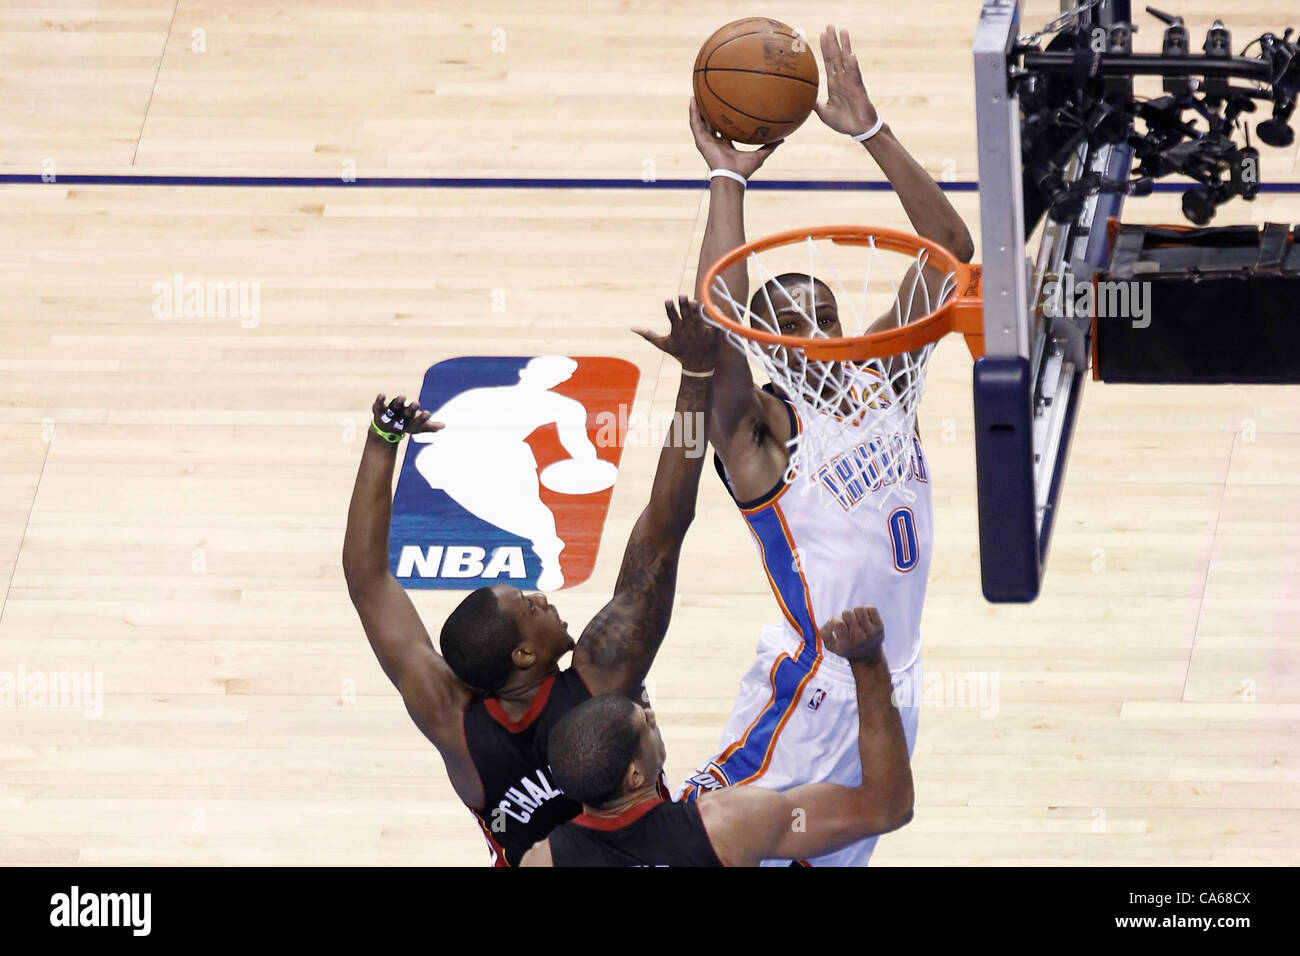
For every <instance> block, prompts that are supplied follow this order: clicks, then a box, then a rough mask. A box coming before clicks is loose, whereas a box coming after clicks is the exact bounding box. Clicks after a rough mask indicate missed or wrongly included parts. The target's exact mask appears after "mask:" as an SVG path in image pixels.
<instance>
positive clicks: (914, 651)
mask: <svg viewBox="0 0 1300 956" xmlns="http://www.w3.org/2000/svg"><path fill="white" fill-rule="evenodd" d="M822 54H823V58H824V60H825V64H826V75H827V86H828V89H829V102H827V103H825V104H818V106H817V115H818V116H819V117H820V118H821V119H822V121H823V122H824V123H826V125H827V126H829V127H830V128H831V129H834V130H836V131H838V132H841V133H846V134H848V135H851V136H853V135H857V134H861V133H864V132H869V131H871V130H873V129H874V130H876V132H875V133H874V134H873V135H871V136H869V137H867V138H866V140H865V141H864V143H863V145H864V146H865V148H866V149H867V151H868V152H869V153H870V154H871V156H872V158H873V159H874V160H875V161H876V163H877V164H878V165H879V166H880V169H881V170H882V171H883V172H884V174H885V175H886V176H887V177H888V179H889V181H890V183H891V184H892V185H893V187H894V189H895V190H896V191H897V193H898V196H899V198H900V199H901V200H902V203H903V208H904V210H905V211H906V212H907V214H908V218H909V219H910V220H911V222H912V227H913V228H914V229H915V231H916V232H917V233H918V234H920V235H921V236H923V237H925V238H928V239H932V240H934V241H936V242H938V243H940V244H942V245H944V246H946V247H947V248H949V249H950V250H952V251H953V253H954V254H955V255H956V256H957V257H958V258H960V259H962V260H963V261H969V260H970V258H971V256H972V254H973V252H974V249H973V244H972V242H971V238H970V233H969V231H968V230H967V229H966V226H965V224H964V223H963V222H962V221H961V218H960V217H959V216H958V215H957V213H956V211H955V210H954V209H953V208H952V205H951V204H950V203H949V202H948V200H947V198H946V197H945V196H944V194H943V192H942V191H941V190H940V189H939V187H938V185H937V184H936V183H935V182H934V180H933V179H932V178H931V177H930V176H929V174H927V173H926V172H925V170H924V168H922V167H921V165H920V164H919V163H917V162H916V161H915V160H914V159H913V158H912V157H911V156H910V155H909V154H908V153H907V151H906V150H905V149H903V147H902V146H901V145H900V144H899V142H898V140H897V139H896V138H895V137H894V135H893V133H892V131H891V130H890V129H889V127H887V126H883V125H882V124H879V123H878V122H877V116H876V111H875V108H874V107H873V106H872V104H871V100H870V98H869V97H868V96H867V91H866V88H865V86H864V84H863V81H862V74H861V71H860V70H859V68H858V64H857V58H856V57H854V56H853V52H852V49H851V47H850V43H849V38H848V34H847V33H844V32H841V33H840V34H838V35H837V34H836V32H835V30H834V28H833V27H828V28H827V30H826V33H824V34H823V36H822ZM691 127H692V130H693V132H694V134H695V142H696V146H697V147H698V148H699V150H700V153H701V154H702V155H703V156H704V158H705V160H706V161H707V162H708V163H709V166H710V169H711V170H712V171H714V172H715V173H716V171H718V170H723V171H725V172H731V173H736V174H739V176H741V177H743V178H745V179H748V178H749V177H750V176H751V175H753V173H754V172H756V171H757V170H758V168H759V167H760V166H762V164H763V163H764V161H765V160H766V159H767V157H768V156H770V155H771V153H772V151H773V149H774V148H775V146H767V147H763V148H762V149H759V150H756V151H753V152H742V151H740V150H737V149H736V148H735V147H734V146H733V145H732V144H731V143H730V142H729V141H727V140H725V139H723V138H721V137H720V136H718V134H716V133H714V132H713V131H711V130H710V129H709V128H708V127H707V126H706V125H705V123H704V122H703V120H702V119H701V118H700V116H699V113H698V111H697V110H696V109H695V105H694V103H692V105H691ZM725 172H724V173H723V174H720V175H713V174H711V176H710V185H709V218H708V224H707V227H706V231H705V237H704V244H703V246H702V248H701V250H700V269H699V273H698V277H697V286H698V284H699V281H700V279H702V277H703V275H704V273H705V271H706V270H707V269H708V267H709V266H710V265H712V263H714V262H716V261H717V260H718V259H720V258H721V257H722V255H723V254H724V253H726V252H728V251H730V250H731V249H734V248H736V247H737V246H740V245H742V244H743V243H744V242H745V234H744V232H745V231H744V185H743V183H741V182H739V181H738V180H737V179H736V178H734V177H731V176H728V175H726V174H725ZM808 225H813V224H812V223H809V224H808ZM922 278H923V280H924V281H925V283H926V285H927V286H928V287H929V288H930V289H931V290H932V291H934V292H937V290H938V288H939V285H940V284H941V282H942V277H941V276H938V275H937V274H934V270H931V269H925V270H923V273H922ZM722 279H723V281H724V282H725V283H726V284H727V288H728V291H729V293H730V295H731V296H732V297H734V298H735V299H736V300H737V301H739V302H744V301H745V299H746V297H747V296H748V275H747V272H746V265H745V262H744V261H743V260H742V261H741V262H739V263H737V264H736V265H735V266H733V267H732V268H731V269H729V270H728V271H727V272H725V273H724V274H723V275H722ZM918 298H924V297H918ZM917 304H918V305H919V302H918V303H917ZM751 310H752V311H753V312H755V313H757V314H758V315H759V316H761V317H762V318H763V319H764V320H766V321H768V322H770V323H771V325H770V327H775V328H776V329H777V330H778V331H779V332H780V333H781V334H783V335H797V336H809V335H812V334H813V328H812V322H811V321H810V320H812V321H815V323H816V325H817V328H818V329H819V330H820V331H821V332H823V333H825V334H826V335H829V336H841V335H842V334H843V331H842V328H841V326H840V318H839V312H838V308H837V304H836V301H835V297H834V295H833V294H832V293H831V290H830V289H829V288H828V287H826V286H825V285H824V284H823V283H820V282H817V281H816V280H812V279H810V278H809V277H807V276H797V275H785V276H778V277H777V278H776V279H774V280H772V281H771V282H769V283H768V285H767V287H766V288H765V289H762V290H760V291H759V292H758V294H756V295H755V297H754V301H753V303H752V304H751ZM773 313H775V314H773ZM912 317H913V316H905V317H903V319H902V320H903V321H907V320H908V319H910V318H912ZM899 320H900V319H899V317H898V316H896V315H893V314H891V315H889V316H886V317H882V319H881V320H879V321H878V322H877V323H876V324H875V325H873V326H872V329H871V330H872V331H877V330H879V329H881V328H884V327H886V326H885V324H884V323H888V324H890V325H893V324H896V323H897V322H898V321H899ZM845 368H846V369H850V370H849V371H848V372H847V374H858V375H860V376H862V380H863V386H864V387H867V388H873V389H874V388H879V387H880V386H878V385H876V384H875V380H872V379H870V378H868V377H867V376H868V374H869V373H865V372H863V371H861V370H856V371H854V370H852V369H851V368H850V367H848V366H845ZM891 398H892V395H891V394H889V393H888V392H885V393H884V394H881V393H879V392H877V393H876V394H875V398H874V400H875V401H876V402H877V403H887V402H889V401H890V399H891ZM711 414H712V419H711V431H712V436H713V439H712V440H713V442H714V448H715V450H716V452H717V465H718V470H719V473H720V474H721V475H722V477H723V480H724V481H725V482H726V484H727V488H728V490H729V491H730V492H731V494H732V496H733V498H734V499H735V501H736V504H737V505H738V506H739V508H740V511H741V514H742V515H743V516H744V519H745V521H746V523H747V524H748V526H749V530H750V532H751V533H752V535H753V537H754V541H755V544H756V545H757V548H758V553H759V558H760V561H761V562H762V565H763V570H764V572H765V573H766V575H767V578H768V581H769V583H770V584H771V587H772V592H773V594H774V595H775V597H776V601H777V604H778V606H779V608H780V611H781V622H780V623H779V624H773V625H769V626H767V627H764V628H763V629H762V630H761V631H760V634H759V642H758V650H757V658H756V659H755V661H754V664H753V666H752V667H751V668H750V670H749V671H748V672H747V673H746V674H745V676H744V678H743V679H742V681H741V686H740V691H739V693H738V695H737V698H736V704H735V707H734V708H733V710H732V713H731V717H730V718H729V720H728V722H727V726H726V729H725V730H724V732H723V738H722V745H721V749H720V751H719V753H718V754H717V756H715V757H714V758H713V759H712V760H710V761H708V762H706V763H705V764H703V765H702V766H701V767H700V768H699V769H698V771H697V772H696V773H695V774H694V775H693V776H692V777H691V778H690V779H689V780H688V781H686V783H685V784H684V785H683V787H682V788H681V790H680V791H679V793H678V797H679V799H688V800H689V799H692V798H693V797H694V796H696V795H698V794H699V793H700V792H701V791H702V790H707V789H713V788H717V787H722V786H734V785H736V784H741V783H752V784H759V785H760V786H765V787H771V788H773V789H778V790H784V789H786V788H787V787H791V786H794V785H796V784H802V783H809V782H813V781H828V782H833V783H841V784H845V785H848V786H856V785H857V784H858V783H859V782H860V781H861V778H862V771H861V764H860V761H859V756H858V752H857V749H856V747H857V726H858V717H857V705H856V699H855V695H854V685H853V679H852V675H851V673H850V671H849V667H848V664H847V662H845V661H844V660H843V659H841V658H839V657H837V656H836V655H834V654H830V653H826V652H825V651H824V649H823V648H822V646H821V644H820V641H819V640H818V637H817V632H818V628H819V627H820V626H821V624H822V622H824V621H826V620H827V619H829V618H830V617H831V616H833V615H834V614H836V613H838V611H839V609H841V608H845V607H854V606H856V605H859V604H864V603H870V604H872V605H874V606H875V607H876V608H878V609H879V612H880V617H881V621H882V623H883V624H884V629H885V645H884V648H885V656H886V659H887V660H888V661H889V664H890V668H891V670H892V671H893V676H894V684H895V687H896V688H908V689H909V694H908V696H907V697H906V698H905V699H901V700H899V701H898V703H899V713H900V716H901V717H902V720H903V728H904V732H905V734H906V736H907V742H908V752H909V753H910V752H911V750H912V748H913V746H914V745H915V741H916V728H917V717H918V714H917V707H916V706H915V705H916V703H917V701H916V700H914V699H912V695H911V694H910V689H911V688H916V687H919V686H920V679H921V673H920V667H921V656H920V644H921V630H920V622H921V607H922V604H923V602H924V599H925V588H926V579H927V577H928V575H929V568H930V556H931V550H932V543H933V515H932V511H931V499H930V476H929V470H928V466H927V464H926V460H925V455H924V453H923V452H922V449H921V442H920V438H919V436H909V439H892V440H891V439H880V438H878V437H877V436H875V435H872V434H871V433H870V425H869V423H864V424H863V425H862V426H860V427H861V428H862V432H863V433H862V434H860V435H859V434H853V435H852V438H848V437H846V438H845V440H844V442H843V443H842V445H841V450H842V451H843V452H844V453H843V454H839V455H837V456H835V457H834V458H833V459H832V460H830V461H826V462H820V461H818V462H807V463H804V467H810V468H813V469H814V470H815V471H816V472H817V473H818V475H819V477H820V478H821V480H822V484H823V485H824V486H825V489H826V492H827V493H828V494H829V495H831V496H832V502H831V504H830V505H829V507H827V506H826V503H825V502H824V501H823V500H819V495H817V494H815V493H814V494H810V495H807V496H805V495H804V494H802V490H801V489H796V488H792V487H791V486H790V485H789V484H787V483H786V481H785V473H786V466H787V464H788V463H789V446H788V442H789V440H790V439H792V438H795V439H797V438H798V436H799V434H800V433H801V431H802V430H803V429H805V428H808V427H819V426H824V425H825V424H826V423H819V422H801V421H800V420H799V418H798V415H797V414H796V413H795V410H794V407H793V406H792V405H791V404H790V403H789V402H788V401H786V400H784V398H783V397H782V395H781V393H780V392H779V390H777V389H775V388H774V387H773V386H770V385H768V386H765V387H763V388H761V389H760V388H757V387H756V386H755V384H754V381H753V376H752V374H751V372H750V369H749V365H748V362H747V360H746V358H745V357H744V356H743V355H742V354H741V353H740V352H739V351H738V350H735V349H723V350H722V354H721V355H720V357H719V362H718V367H717V369H716V372H715V380H714V404H713V408H712V413H711ZM836 427H841V428H845V429H846V430H852V428H853V425H852V423H851V420H850V422H849V423H846V422H838V423H836ZM846 434H847V431H846ZM864 495H869V496H872V497H877V496H884V495H889V500H888V502H887V503H885V502H882V503H881V504H882V506H880V507H877V503H876V502H873V501H867V502H863V503H862V504H861V505H860V506H858V507H856V508H853V509H850V508H849V507H848V505H850V504H853V503H855V501H856V499H858V498H860V497H862V496H864ZM837 500H838V501H840V502H841V503H842V504H843V505H844V507H838V506H836V504H835V501H837ZM874 846H875V840H874V839H871V840H864V841H862V842H861V843H857V844H854V845H852V846H850V847H848V848H846V849H844V850H841V851H839V852H838V853H834V854H831V855H830V856H827V857H820V858H818V859H815V860H811V861H799V862H808V863H812V864H813V865H819V866H820V865H863V864H865V863H866V862H867V860H868V858H869V857H870V855H871V851H872V849H873V848H874ZM788 863H789V861H768V863H767V864H765V865H788Z"/></svg>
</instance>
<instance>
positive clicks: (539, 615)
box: [493, 585, 574, 663]
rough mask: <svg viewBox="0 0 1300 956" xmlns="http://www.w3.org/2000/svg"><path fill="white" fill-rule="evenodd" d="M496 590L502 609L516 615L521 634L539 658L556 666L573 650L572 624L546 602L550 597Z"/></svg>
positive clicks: (502, 589)
mask: <svg viewBox="0 0 1300 956" xmlns="http://www.w3.org/2000/svg"><path fill="white" fill-rule="evenodd" d="M493 590H494V591H495V592H496V595H497V600H498V601H500V602H501V606H502V607H504V608H508V609H509V610H510V612H511V613H512V614H513V615H514V618H515V624H516V625H518V627H519V633H520V634H521V635H522V636H523V637H524V639H525V640H526V641H528V643H529V646H530V647H531V648H532V649H533V652H534V653H535V654H537V656H538V657H539V658H542V659H543V660H544V661H546V662H547V663H552V662H554V661H558V660H559V659H560V658H561V657H563V656H564V655H565V654H567V653H569V651H571V650H573V648H574V640H573V638H572V637H570V636H569V625H568V622H567V621H562V620H561V619H560V612H559V611H558V610H557V609H556V607H555V605H554V604H552V603H551V602H550V601H548V600H547V599H546V595H544V594H542V593H541V592H540V591H539V592H535V593H525V592H523V591H520V590H519V589H518V588H512V587H509V586H508V585H499V586H498V587H496V588H493Z"/></svg>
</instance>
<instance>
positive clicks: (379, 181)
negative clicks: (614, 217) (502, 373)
mask: <svg viewBox="0 0 1300 956" xmlns="http://www.w3.org/2000/svg"><path fill="white" fill-rule="evenodd" d="M44 182H46V180H44V179H43V178H42V176H41V174H40V173H0V184H3V183H29V184H30V183H44ZM48 185H55V186H57V185H65V186H66V185H74V186H281V187H300V188H303V187H305V188H321V187H334V188H340V189H704V188H705V187H706V186H707V185H708V181H707V180H704V179H656V180H653V181H651V182H645V181H643V180H640V179H582V178H569V177H558V178H536V179H533V178H517V177H490V176H488V177H463V176H449V177H440V176H435V177H415V178H407V177H395V176H388V177H385V176H376V177H371V178H368V179H357V180H354V181H352V182H345V181H344V180H342V179H340V178H339V177H338V176H122V175H101V174H70V175H61V176H58V177H56V178H55V179H53V180H50V181H49V182H48ZM1189 185H1191V184H1190V183H1183V182H1177V183H1156V184H1155V191H1156V192H1161V193H1173V192H1182V191H1183V190H1185V189H1187V188H1188V186H1189ZM749 188H750V189H756V190H760V191H771V192H779V191H788V192H893V187H892V186H891V185H890V184H889V183H888V182H882V181H877V180H849V179H826V180H815V179H756V180H754V181H753V182H751V183H750V184H749ZM939 188H940V189H942V190H944V191H945V192H955V193H971V192H978V191H979V183H978V182H972V181H969V180H964V181H959V182H941V183H939ZM1260 192H1264V193H1300V182H1285V183H1263V184H1261V186H1260Z"/></svg>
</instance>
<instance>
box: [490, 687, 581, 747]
mask: <svg viewBox="0 0 1300 956" xmlns="http://www.w3.org/2000/svg"><path fill="white" fill-rule="evenodd" d="M579 676H581V675H579ZM554 683H555V677H554V675H552V676H551V677H548V678H546V680H544V681H543V682H542V686H541V687H539V688H537V696H536V697H534V698H533V702H532V703H531V704H529V705H528V709H527V710H526V711H524V714H523V716H522V717H520V718H519V719H518V720H511V719H510V718H509V716H507V715H506V712H505V711H504V710H503V709H502V708H501V704H500V702H499V701H498V700H497V699H496V698H495V697H484V698H483V707H484V708H485V709H486V710H487V712H488V716H489V717H491V718H492V719H493V720H495V721H496V722H497V723H498V724H500V725H501V726H502V727H504V728H505V729H506V730H508V731H510V732H511V733H512V734H517V733H519V732H520V731H521V730H527V729H528V725H529V724H531V723H532V722H533V721H534V720H536V719H537V717H538V715H539V714H541V712H542V711H543V710H544V709H545V707H546V699H547V698H548V697H550V696H551V686H552V685H553V684H554Z"/></svg>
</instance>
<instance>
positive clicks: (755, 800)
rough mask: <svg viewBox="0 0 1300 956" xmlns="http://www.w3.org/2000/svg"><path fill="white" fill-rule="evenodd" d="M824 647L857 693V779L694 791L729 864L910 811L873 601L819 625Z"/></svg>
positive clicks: (863, 832) (885, 823) (819, 847)
mask: <svg viewBox="0 0 1300 956" xmlns="http://www.w3.org/2000/svg"><path fill="white" fill-rule="evenodd" d="M821 634H822V640H823V641H825V643H826V647H827V648H828V649H829V650H831V651H833V652H834V653H836V654H839V655H841V656H842V657H846V658H848V661H849V666H850V667H851V668H852V670H853V680H854V683H855V684H856V685H857V694H858V757H859V759H860V760H861V764H862V782H861V783H860V784H858V786H856V787H844V786H840V785H839V784H834V783H807V784H803V785H801V786H798V787H792V788H791V789H789V790H786V791H784V792H777V791H773V790H767V789H764V788H762V787H756V786H737V787H726V788H724V789H722V790H715V791H712V792H710V793H706V794H705V795H704V796H702V797H700V801H699V804H700V817H701V819H702V820H703V822H704V827H705V829H706V830H707V831H708V834H709V839H710V840H712V842H713V846H714V849H715V850H716V851H717V854H718V856H719V858H720V859H721V860H722V861H723V862H724V863H726V864H728V865H730V866H754V865H756V864H757V863H758V862H759V861H760V860H766V859H776V860H800V859H808V858H809V857H815V856H822V855H824V854H827V853H833V852H835V851H836V850H838V849H841V848H842V847H845V846H848V845H849V844H851V843H856V842H857V841H858V840H863V839H866V838H867V837H870V836H874V835H876V834H878V833H885V832H887V831H889V830H896V829H898V828H899V827H901V826H903V825H904V824H906V823H907V822H908V821H909V820H910V819H912V799H913V794H912V769H911V765H910V764H909V762H908V757H907V740H906V738H905V737H904V736H903V723H902V721H901V720H900V719H899V716H898V710H897V709H896V708H895V707H894V704H893V701H892V699H891V695H892V693H893V688H892V684H891V681H890V677H889V666H888V665H887V664H886V663H885V658H884V655H883V654H882V653H881V646H882V644H883V642H884V639H885V631H884V628H883V627H882V626H881V623H880V615H879V614H878V613H877V611H876V609H875V608H873V607H859V608H854V609H852V610H850V611H845V612H844V613H843V614H842V615H840V616H839V617H836V618H834V619H833V620H831V621H829V622H828V623H827V624H826V625H825V627H823V628H822V632H821Z"/></svg>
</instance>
